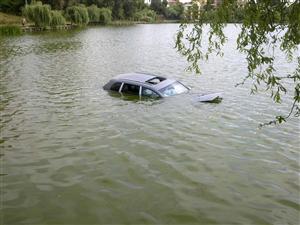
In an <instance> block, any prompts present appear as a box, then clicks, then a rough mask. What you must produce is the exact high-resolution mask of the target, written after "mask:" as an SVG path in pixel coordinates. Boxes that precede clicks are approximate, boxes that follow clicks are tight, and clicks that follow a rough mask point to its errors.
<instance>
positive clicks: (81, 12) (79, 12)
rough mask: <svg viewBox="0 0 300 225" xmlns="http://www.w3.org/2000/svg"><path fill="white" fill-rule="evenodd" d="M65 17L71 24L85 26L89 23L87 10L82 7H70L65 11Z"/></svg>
mask: <svg viewBox="0 0 300 225" xmlns="http://www.w3.org/2000/svg"><path fill="white" fill-rule="evenodd" d="M66 16H67V19H69V20H70V21H71V22H72V23H75V24H77V25H86V24H88V22H89V14H88V10H87V8H86V7H85V6H84V5H76V6H70V7H68V8H67V9H66Z"/></svg>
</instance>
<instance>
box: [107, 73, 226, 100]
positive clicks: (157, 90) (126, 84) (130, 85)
mask: <svg viewBox="0 0 300 225" xmlns="http://www.w3.org/2000/svg"><path fill="white" fill-rule="evenodd" d="M103 89H104V90H107V91H114V92H119V93H120V94H124V95H131V96H132V95H135V96H139V97H150V98H164V97H169V96H173V95H178V94H182V93H187V92H188V91H189V90H190V88H189V87H187V86H185V85H184V84H182V83H181V82H179V81H177V80H173V79H168V78H165V77H162V76H157V75H153V74H148V73H125V74H120V75H118V76H116V77H114V78H112V79H111V80H110V81H109V82H108V83H107V84H105V85H104V86H103ZM194 100H196V101H200V102H219V101H220V100H222V95H221V93H213V94H202V95H196V96H195V97H194Z"/></svg>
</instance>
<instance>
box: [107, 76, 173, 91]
mask: <svg viewBox="0 0 300 225" xmlns="http://www.w3.org/2000/svg"><path fill="white" fill-rule="evenodd" d="M155 78H158V79H160V80H161V81H160V82H159V83H157V84H152V83H150V82H147V81H149V80H152V79H155ZM112 80H114V81H120V82H124V81H125V82H126V81H128V82H131V83H135V84H138V85H142V86H144V87H148V88H151V89H154V90H156V91H159V90H160V89H162V88H164V87H166V86H168V85H169V84H172V83H174V82H176V80H173V79H167V78H166V77H162V76H157V75H154V74H149V73H135V72H134V73H124V74H120V75H117V76H115V77H114V78H113V79H112Z"/></svg>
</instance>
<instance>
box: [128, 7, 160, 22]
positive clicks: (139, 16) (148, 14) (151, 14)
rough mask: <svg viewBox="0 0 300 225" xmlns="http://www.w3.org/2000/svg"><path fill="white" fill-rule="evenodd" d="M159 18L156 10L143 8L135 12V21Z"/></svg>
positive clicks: (148, 20)
mask: <svg viewBox="0 0 300 225" xmlns="http://www.w3.org/2000/svg"><path fill="white" fill-rule="evenodd" d="M156 19H157V14H156V12H155V11H154V10H151V9H147V8H145V9H143V10H142V11H139V12H137V13H135V14H134V20H135V21H145V22H154V21H155V20H156Z"/></svg>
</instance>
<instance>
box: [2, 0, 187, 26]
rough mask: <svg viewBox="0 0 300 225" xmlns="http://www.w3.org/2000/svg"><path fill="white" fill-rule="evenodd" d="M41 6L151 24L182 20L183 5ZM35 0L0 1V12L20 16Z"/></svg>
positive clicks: (63, 1) (81, 0) (108, 2)
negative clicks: (100, 11)
mask: <svg viewBox="0 0 300 225" xmlns="http://www.w3.org/2000/svg"><path fill="white" fill-rule="evenodd" d="M40 2H41V3H42V4H43V5H48V6H50V7H51V9H52V10H55V11H66V10H67V9H68V8H70V7H74V6H80V5H81V6H86V7H89V6H92V5H93V6H96V7H98V8H106V9H109V10H110V11H111V17H112V19H113V20H141V21H145V22H153V21H155V20H156V19H159V18H161V19H177V20H179V19H181V18H183V14H184V8H183V4H182V3H180V2H179V1H177V3H176V4H173V5H171V6H169V7H167V5H168V2H167V0H163V1H161V0H152V1H151V5H150V6H148V5H147V4H145V3H144V0H40ZM35 3H36V1H35V0H1V2H0V11H2V12H6V13H13V14H18V15H20V14H21V13H22V9H23V8H24V7H25V5H26V4H28V5H30V4H35Z"/></svg>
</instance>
